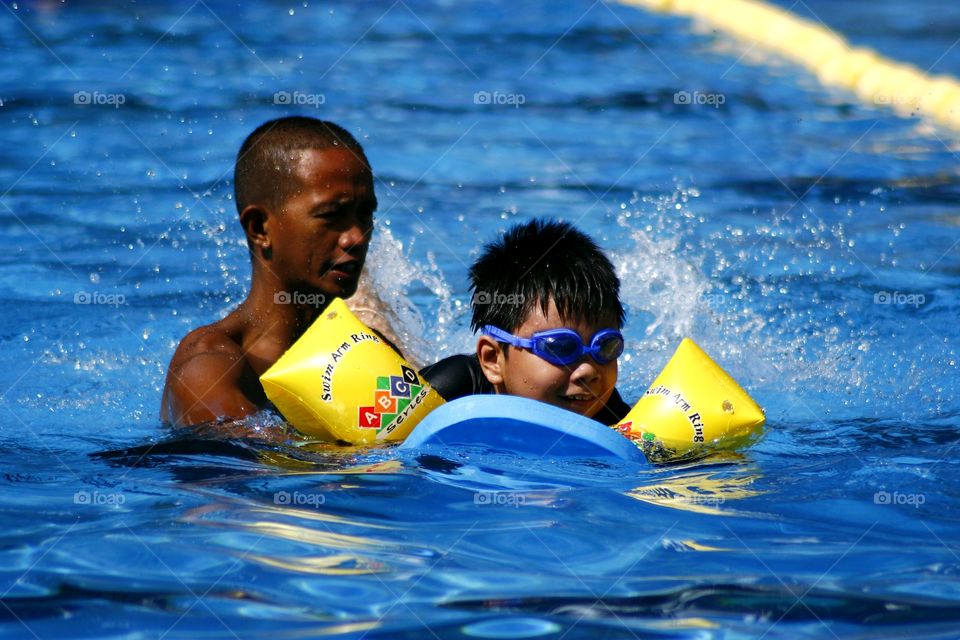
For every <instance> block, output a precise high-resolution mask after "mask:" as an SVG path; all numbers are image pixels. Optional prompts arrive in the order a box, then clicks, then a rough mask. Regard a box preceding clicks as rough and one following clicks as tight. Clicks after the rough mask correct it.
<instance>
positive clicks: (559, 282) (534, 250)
mask: <svg viewBox="0 0 960 640" xmlns="http://www.w3.org/2000/svg"><path fill="white" fill-rule="evenodd" d="M470 289H471V290H472V291H473V298H472V303H471V304H472V306H473V317H472V319H471V321H470V326H471V327H472V328H473V330H474V331H477V330H479V329H480V328H481V327H483V326H484V325H488V324H490V325H493V326H495V327H498V328H500V329H503V330H505V331H509V332H511V333H512V332H514V331H516V329H517V328H518V327H519V326H520V325H522V324H523V323H524V322H525V321H526V319H527V318H528V317H529V315H530V313H531V312H532V311H533V310H534V309H535V306H534V305H538V306H539V307H540V309H541V310H542V311H543V313H544V315H546V313H547V310H548V308H549V305H550V300H551V299H553V301H554V304H556V306H557V311H558V312H559V313H560V317H561V318H563V319H564V320H571V319H577V320H583V321H585V322H588V323H590V324H605V323H611V324H615V325H616V327H617V328H621V327H623V320H624V311H623V305H622V304H621V302H620V279H619V278H617V274H616V273H615V272H614V269H613V265H612V264H611V263H610V260H609V259H608V258H607V256H606V255H604V253H603V252H602V251H601V250H600V248H599V247H598V246H597V244H596V243H595V242H594V241H593V240H592V239H591V238H590V236H588V235H586V234H585V233H583V232H582V231H580V230H579V229H577V228H576V227H574V226H573V225H572V224H570V223H568V222H563V221H559V220H543V219H535V220H531V221H530V222H527V223H523V224H518V225H515V226H513V227H511V228H510V229H508V230H507V231H506V232H505V233H504V234H503V235H502V236H501V237H500V238H498V239H497V240H495V241H493V242H491V243H490V244H488V245H486V246H485V247H484V249H483V253H482V254H481V255H480V257H479V258H478V259H477V261H476V262H474V263H473V266H472V267H471V268H470Z"/></svg>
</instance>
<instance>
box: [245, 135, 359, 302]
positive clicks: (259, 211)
mask: <svg viewBox="0 0 960 640" xmlns="http://www.w3.org/2000/svg"><path fill="white" fill-rule="evenodd" d="M234 190H235V192H236V201H237V211H238V212H239V214H240V222H241V224H242V225H243V228H244V232H245V233H246V236H247V244H248V246H249V247H250V250H251V254H252V255H253V257H254V265H255V266H254V274H255V275H254V277H255V278H256V277H257V275H256V274H257V272H258V270H259V271H260V272H261V273H263V274H269V275H270V276H271V277H272V280H273V282H274V286H275V287H277V288H278V289H282V290H285V291H286V292H287V293H288V294H290V295H298V294H311V293H321V294H323V295H325V296H342V297H349V296H350V295H353V293H354V291H356V288H357V282H358V278H359V274H360V269H361V268H362V267H363V263H364V260H365V259H366V253H367V247H368V246H369V242H370V236H371V234H372V232H373V212H374V211H375V210H376V208H377V200H376V196H375V195H374V190H373V174H372V172H371V170H370V163H369V161H368V160H367V157H366V155H365V154H364V152H363V148H362V147H361V146H360V143H358V142H357V140H356V139H355V138H354V137H353V136H352V135H350V133H349V132H347V131H346V130H345V129H343V128H341V127H339V126H337V125H336V124H334V123H332V122H326V121H322V120H316V119H314V118H304V117H288V118H280V119H278V120H271V121H270V122H266V123H264V124H263V125H261V126H260V127H258V128H257V129H256V130H255V131H254V132H253V133H251V134H250V135H249V136H248V137H247V139H246V140H245V141H244V143H243V145H242V146H241V147H240V151H239V153H238V154H237V162H236V168H235V172H234Z"/></svg>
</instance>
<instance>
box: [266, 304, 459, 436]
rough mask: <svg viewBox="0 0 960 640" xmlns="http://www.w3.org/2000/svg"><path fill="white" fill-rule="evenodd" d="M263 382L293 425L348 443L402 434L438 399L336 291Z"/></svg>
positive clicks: (304, 430)
mask: <svg viewBox="0 0 960 640" xmlns="http://www.w3.org/2000/svg"><path fill="white" fill-rule="evenodd" d="M260 384H262V385H263V390H264V391H265V392H266V394H267V397H268V398H269V399H270V401H271V402H273V404H274V405H275V406H276V407H277V409H279V410H280V413H282V414H283V417H284V418H286V419H287V421H288V422H290V424H292V425H293V426H294V427H296V428H297V430H299V431H301V432H303V433H305V434H307V435H311V436H316V437H318V438H321V439H323V440H330V441H334V440H341V441H344V442H349V443H351V444H371V443H374V442H377V441H384V440H403V439H404V438H405V437H406V436H407V434H408V433H410V430H411V429H413V426H414V425H415V424H417V422H419V421H420V420H421V419H422V418H423V417H424V416H425V415H427V414H428V413H430V411H432V410H433V409H435V408H436V407H439V406H440V405H441V404H443V398H441V397H440V395H439V394H438V393H437V392H436V391H434V390H433V389H432V388H431V387H430V385H428V384H427V382H426V381H425V380H421V378H420V376H419V375H418V374H417V372H416V371H415V370H414V368H413V367H411V366H410V365H409V364H408V363H407V362H406V361H404V359H403V358H401V357H400V355H398V354H397V353H396V352H395V351H394V350H393V349H391V348H390V346H389V345H388V344H386V343H385V342H384V341H383V339H382V338H380V337H379V336H378V335H377V334H376V333H374V332H373V331H372V330H371V329H370V328H368V327H367V326H366V325H364V324H363V323H362V322H360V321H359V320H357V318H356V316H354V315H353V313H351V312H350V309H348V308H347V305H346V303H344V301H343V300H341V299H340V298H336V299H334V301H333V302H331V303H330V305H329V306H328V307H327V308H326V310H325V311H324V312H323V313H322V314H321V315H320V317H319V318H317V320H316V321H315V322H314V323H313V324H312V325H310V328H309V329H307V331H306V332H305V333H304V334H303V335H302V336H301V337H300V339H299V340H297V341H296V343H294V345H293V346H292V347H290V349H289V350H288V351H287V352H286V353H284V354H283V356H282V357H281V358H280V359H279V360H277V361H276V362H275V363H274V365H273V366H272V367H270V369H268V370H267V371H266V373H264V374H263V375H262V376H260Z"/></svg>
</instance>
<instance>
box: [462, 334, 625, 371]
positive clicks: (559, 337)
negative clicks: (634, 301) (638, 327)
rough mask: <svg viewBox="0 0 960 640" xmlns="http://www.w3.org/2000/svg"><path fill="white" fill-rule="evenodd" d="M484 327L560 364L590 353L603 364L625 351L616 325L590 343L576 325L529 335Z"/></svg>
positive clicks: (499, 337)
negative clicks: (523, 335)
mask: <svg viewBox="0 0 960 640" xmlns="http://www.w3.org/2000/svg"><path fill="white" fill-rule="evenodd" d="M481 331H482V332H483V333H484V334H485V335H488V336H490V337H491V338H494V339H495V340H496V341H497V342H506V343H507V344H512V345H513V346H515V347H521V348H523V349H529V350H530V351H532V352H533V353H534V354H535V355H537V356H540V357H541V358H543V359H544V360H546V361H547V362H550V363H552V364H556V365H561V366H563V365H570V364H573V363H574V362H576V361H577V360H579V359H580V358H581V357H583V355H584V354H587V355H589V356H590V357H592V358H593V359H594V360H596V361H597V362H598V363H600V364H607V363H608V362H612V361H614V360H616V359H617V358H619V357H620V354H621V353H623V334H622V333H620V332H619V331H617V330H616V329H602V330H600V331H598V332H597V333H596V334H594V336H593V338H592V339H591V340H590V346H589V347H588V346H587V345H585V344H583V341H582V340H581V339H580V334H579V333H577V332H576V331H574V330H573V329H549V330H547V331H538V332H537V333H535V334H533V335H532V336H530V337H529V338H521V337H519V336H515V335H513V334H512V333H507V332H506V331H504V330H503V329H498V328H497V327H495V326H493V325H489V324H488V325H485V326H484V327H483V328H482V329H481Z"/></svg>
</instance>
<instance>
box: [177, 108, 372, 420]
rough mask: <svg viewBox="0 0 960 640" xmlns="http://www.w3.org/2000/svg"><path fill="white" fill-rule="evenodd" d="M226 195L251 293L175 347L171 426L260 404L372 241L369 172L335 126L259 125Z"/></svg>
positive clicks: (291, 121) (353, 275)
mask: <svg viewBox="0 0 960 640" xmlns="http://www.w3.org/2000/svg"><path fill="white" fill-rule="evenodd" d="M234 191H235V197H236V204H237V211H238V212H239V214H240V224H241V225H242V227H243V231H244V234H245V235H246V238H247V245H248V247H249V249H250V255H251V259H252V263H253V276H252V282H251V286H250V292H249V294H248V295H247V298H246V300H244V301H243V303H241V304H240V305H239V306H238V307H237V308H236V309H234V310H233V311H232V312H231V313H230V314H229V315H228V316H227V317H226V318H224V319H223V320H220V321H219V322H214V323H213V324H209V325H206V326H204V327H200V328H199V329H195V330H193V331H191V332H190V333H189V334H187V336H186V337H185V338H184V339H183V340H182V341H181V342H180V345H179V346H178V347H177V350H176V352H175V353H174V355H173V359H172V360H171V362H170V368H169V370H168V372H167V380H166V386H165V388H164V392H163V399H162V404H161V409H160V417H161V419H162V420H164V421H165V422H169V423H173V424H175V425H180V426H186V425H196V424H200V423H226V422H230V421H232V420H236V419H239V418H243V417H244V416H247V415H250V414H253V413H256V412H257V411H259V410H260V409H262V408H263V407H264V406H266V405H267V402H268V401H267V398H266V396H265V395H264V392H263V388H262V387H261V386H260V381H259V377H260V375H261V374H262V373H263V372H264V371H266V370H267V369H268V368H270V366H271V365H272V364H273V363H274V362H276V361H277V360H278V359H279V358H280V356H281V355H283V353H284V352H285V351H286V350H287V349H288V348H289V347H290V346H291V345H292V344H293V343H294V342H295V341H296V340H297V338H299V337H300V336H301V335H302V334H303V332H304V331H305V330H306V329H307V327H309V326H310V324H311V323H312V322H313V320H314V319H315V318H316V317H317V316H318V315H319V314H320V313H321V312H322V311H323V309H324V308H325V307H326V305H327V304H328V303H329V302H330V301H331V300H332V299H333V298H334V297H341V298H348V297H350V296H351V295H353V294H354V292H356V290H357V285H358V282H359V278H360V272H361V270H362V269H363V265H364V261H365V259H366V255H367V248H368V247H369V243H370V237H371V234H372V232H373V213H374V211H375V210H376V208H377V199H376V195H375V194H374V189H373V173H372V171H371V169H370V163H369V161H368V160H367V157H366V155H365V154H364V152H363V148H362V147H361V146H360V144H359V143H358V142H357V141H356V139H354V137H353V136H352V135H350V133H348V132H347V131H346V130H344V129H343V128H341V127H339V126H337V125H336V124H333V123H332V122H325V121H320V120H316V119H313V118H304V117H288V118H281V119H278V120H273V121H270V122H267V123H265V124H263V125H261V126H260V127H259V128H257V130H256V131H254V132H253V133H251V134H250V136H249V137H248V138H247V139H246V140H245V141H244V143H243V145H242V146H241V147H240V152H239V153H238V155H237V162H236V169H235V174H234Z"/></svg>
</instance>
